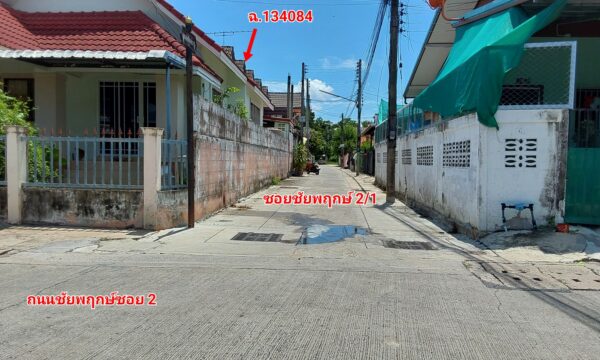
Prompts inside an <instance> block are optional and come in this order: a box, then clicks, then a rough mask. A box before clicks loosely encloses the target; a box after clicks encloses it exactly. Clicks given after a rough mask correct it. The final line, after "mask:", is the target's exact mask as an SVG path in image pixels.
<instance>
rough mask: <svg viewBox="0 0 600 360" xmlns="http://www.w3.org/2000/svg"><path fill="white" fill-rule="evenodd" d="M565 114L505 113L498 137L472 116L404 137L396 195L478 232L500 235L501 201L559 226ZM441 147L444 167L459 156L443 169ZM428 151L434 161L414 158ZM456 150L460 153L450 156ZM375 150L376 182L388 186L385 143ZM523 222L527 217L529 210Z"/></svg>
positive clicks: (498, 116) (400, 144)
mask: <svg viewBox="0 0 600 360" xmlns="http://www.w3.org/2000/svg"><path fill="white" fill-rule="evenodd" d="M567 114H568V113H567V112H564V111H563V110H500V111H498V112H497V114H496V119H497V121H498V124H499V127H500V129H499V130H496V129H493V128H487V127H485V126H483V125H481V124H480V123H479V122H478V121H477V117H476V115H475V114H471V115H467V116H463V117H460V118H457V119H453V120H451V121H449V122H447V123H445V124H442V125H438V126H436V127H431V128H428V129H424V130H422V131H419V132H416V133H413V134H408V135H405V136H401V137H400V138H399V139H398V140H397V148H396V150H397V151H398V152H397V154H398V155H397V157H396V159H397V161H396V177H395V179H396V191H397V192H398V195H399V197H400V199H402V200H404V199H406V200H407V201H408V202H409V203H415V204H416V205H418V206H420V207H425V208H428V209H430V210H434V211H435V212H437V213H439V214H441V215H442V216H444V217H447V218H450V219H452V220H454V221H456V222H457V223H459V224H461V225H466V226H468V227H471V228H473V229H474V230H476V231H475V233H476V232H477V231H494V230H497V229H498V228H500V226H501V225H502V212H501V205H500V204H501V203H502V202H505V203H516V202H524V203H533V204H534V210H535V212H534V216H535V217H536V220H537V222H538V224H544V223H546V222H547V221H548V219H549V218H553V219H554V220H555V221H561V220H562V218H561V217H562V211H561V206H562V201H561V200H562V199H563V198H564V195H563V191H564V169H565V166H566V164H565V163H564V158H563V157H562V155H564V152H565V151H566V148H565V147H566V136H567V132H566V129H567V126H566V125H567V120H568V115H567ZM513 139H514V140H513ZM521 140H523V142H521ZM444 144H446V146H447V149H446V152H447V154H446V158H447V160H450V156H454V159H455V160H457V161H449V163H447V164H445V165H444V163H443V161H444V154H443V152H444ZM512 144H514V146H512V147H511V146H510V145H512ZM527 144H529V145H528V146H527ZM428 146H432V147H433V158H432V161H431V158H430V156H428V154H426V155H424V156H420V157H419V159H417V158H418V156H417V149H418V148H421V150H422V151H426V150H429V149H428V148H427V147H428ZM452 146H454V151H458V152H452V151H453V150H451V149H450V147H452ZM510 148H512V149H514V151H510V150H507V149H510ZM375 150H376V166H375V176H376V180H377V183H378V184H383V185H385V183H386V166H387V164H386V163H385V162H384V160H386V157H387V156H386V155H385V153H386V152H387V149H386V143H385V142H383V143H380V144H377V145H376V146H375ZM403 150H404V151H405V152H404V155H408V154H407V153H406V150H409V151H410V160H408V157H407V156H405V159H404V162H405V164H403ZM512 155H514V156H515V162H514V166H515V167H508V166H510V165H511V164H510V163H507V160H508V158H507V156H509V157H510V156H512ZM520 156H522V157H523V159H519V157H520ZM527 156H529V157H530V158H529V159H530V160H531V161H532V162H530V163H529V167H527V163H526V162H524V160H525V159H526V157H527ZM418 160H420V161H421V162H422V164H421V165H418V164H417V161H418ZM408 162H410V164H408ZM431 162H432V164H431ZM430 164H431V165H430ZM519 164H521V166H519ZM506 214H507V218H509V219H510V218H511V217H513V216H514V215H515V214H516V212H514V211H512V210H507V212H506ZM522 216H526V217H529V213H528V211H527V212H523V213H522Z"/></svg>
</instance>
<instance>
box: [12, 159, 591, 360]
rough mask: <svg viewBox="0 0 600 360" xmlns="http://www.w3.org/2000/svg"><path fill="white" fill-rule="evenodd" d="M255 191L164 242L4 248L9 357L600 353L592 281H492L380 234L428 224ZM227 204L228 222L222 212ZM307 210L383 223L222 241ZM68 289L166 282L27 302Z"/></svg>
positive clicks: (297, 184)
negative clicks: (121, 298) (94, 300)
mask: <svg viewBox="0 0 600 360" xmlns="http://www.w3.org/2000/svg"><path fill="white" fill-rule="evenodd" d="M282 186H283V187H284V188H283V189H286V187H285V186H288V187H291V188H292V189H291V190H293V191H297V190H305V191H310V192H311V193H315V192H317V191H319V192H345V191H348V190H349V189H356V183H354V182H353V180H352V179H351V178H349V177H348V176H347V175H345V174H344V173H342V172H340V171H339V170H337V169H336V168H329V167H326V168H324V170H323V171H322V173H321V175H319V176H318V177H317V176H314V175H311V176H310V177H304V178H302V179H294V180H293V181H289V182H284V183H283V184H282ZM283 189H282V191H283ZM248 201H250V204H255V205H253V208H252V209H250V210H247V211H248V212H244V215H242V214H241V212H240V213H236V212H235V211H230V212H226V213H224V214H221V215H219V216H220V217H214V218H211V219H208V220H207V221H206V222H204V223H202V224H200V226H199V230H197V232H196V233H193V232H192V233H186V234H179V235H177V234H176V235H174V236H172V237H170V238H169V237H166V238H162V239H160V240H157V241H156V242H151V243H143V242H140V241H138V242H136V241H131V243H129V242H125V241H124V242H121V243H120V244H121V245H120V247H117V246H116V245H115V244H117V243H116V242H115V243H114V244H113V243H110V242H108V243H107V244H106V245H105V247H103V245H100V246H99V247H98V248H96V249H95V250H94V249H91V250H89V251H87V250H86V251H72V249H71V250H69V249H67V247H66V246H62V247H52V246H48V243H44V245H43V246H40V247H39V248H37V249H36V248H35V246H31V245H30V246H29V247H28V249H26V250H23V251H21V252H18V253H13V254H6V255H3V256H1V257H0V358H6V359H12V358H14V359H54V358H66V359H91V358H100V359H105V358H119V359H122V358H134V359H138V358H139V359H187V358H189V359H397V358H400V359H440V358H444V359H597V358H598V357H599V354H600V341H599V340H600V317H599V311H600V292H598V291H575V290H570V289H569V288H567V287H564V288H562V287H561V288H557V289H553V290H546V291H541V290H535V289H533V290H532V289H527V288H522V287H521V288H519V287H511V286H509V285H510V284H509V283H508V282H507V281H505V282H504V284H503V286H495V285H494V284H490V283H485V282H484V281H482V280H480V278H479V277H477V276H475V275H474V274H473V273H472V271H470V270H469V269H467V267H466V266H465V261H467V260H468V261H474V260H473V259H476V256H477V252H476V251H473V252H469V251H464V250H460V249H458V250H457V249H456V248H454V247H452V246H448V247H443V246H439V244H438V245H436V244H434V245H436V247H437V248H438V249H437V250H429V251H425V250H401V249H389V248H384V247H383V246H381V245H380V243H381V239H382V238H385V239H392V240H401V241H407V240H411V241H412V240H417V241H426V240H427V236H424V235H423V234H424V233H423V231H421V232H419V231H416V230H415V229H413V228H411V227H410V226H407V225H406V223H403V222H399V221H398V220H396V219H394V218H393V217H391V216H388V215H386V214H385V213H383V212H382V210H381V209H380V208H378V207H364V208H359V207H357V206H351V207H338V208H333V209H323V208H320V207H303V208H302V209H298V211H297V212H296V211H294V208H293V207H286V208H279V209H278V210H276V211H275V210H274V211H271V212H268V211H265V210H264V209H262V208H260V206H259V205H258V202H259V200H258V198H255V199H254V200H248ZM252 201H254V203H252ZM236 211H238V210H236ZM252 211H255V212H256V213H255V214H254V215H253V214H252ZM398 214H400V215H399V216H403V215H402V214H403V212H402V211H398ZM406 216H407V218H408V217H411V219H408V220H410V221H413V222H414V221H418V219H417V218H415V217H414V215H406ZM261 217H262V220H263V221H262V222H260V221H258V220H260V219H261ZM245 218H246V219H245ZM219 219H221V220H228V219H229V220H232V221H222V222H221V223H220V225H219V224H218V223H217V222H218V221H220V220H219ZM244 219H245V220H244ZM257 219H258V220H257ZM255 220H256V221H255ZM277 221H280V223H277ZM246 223H247V225H244V224H246ZM270 223H271V224H272V226H269V224H270ZM312 223H319V224H323V225H326V226H331V225H335V224H339V225H355V226H360V227H365V228H370V229H371V232H372V233H374V234H373V235H369V236H365V237H354V238H351V239H348V240H346V241H342V242H338V243H333V244H323V245H295V244H293V243H285V244H281V243H273V244H264V243H260V244H259V243H251V242H245V241H239V242H233V241H230V240H229V239H223V240H222V241H218V240H214V239H217V238H218V236H217V235H218V234H223V233H225V232H226V231H228V230H231V229H229V228H230V227H235V229H236V231H238V230H241V229H244V226H247V228H248V231H256V228H262V229H270V231H273V229H277V228H281V231H282V232H284V233H285V234H286V236H288V235H289V236H290V238H292V239H293V234H297V235H298V236H300V233H301V229H302V228H303V227H305V226H307V225H310V224H312ZM285 224H287V225H285ZM203 226H206V227H204V228H203ZM217 226H222V227H223V229H216V230H215V227H217ZM285 226H288V228H284V227H285ZM428 229H429V230H428V231H430V233H431V234H433V233H438V234H439V233H440V232H441V231H439V232H435V231H431V230H432V228H431V227H429V228H428ZM213 230H214V231H213ZM210 231H212V232H210ZM213 232H214V233H215V234H216V235H210V236H208V235H206V234H209V233H210V234H212V233H213ZM203 234H205V235H203ZM202 236H206V241H204V240H202V241H200V240H198V241H197V242H199V243H202V244H203V245H202V246H196V243H195V242H194V239H201V238H202ZM440 236H442V234H440ZM228 237H229V235H228ZM2 241H3V240H0V243H1V242H2ZM212 241H215V242H213V243H211V242H212ZM89 243H90V242H89V241H87V242H86V243H85V244H86V246H88V247H89ZM211 244H212V245H211ZM57 249H58V250H57ZM81 249H87V247H81ZM103 249H104V250H103ZM109 249H112V250H110V251H109ZM186 249H189V251H186ZM475 261H476V260H475ZM507 266H509V265H507ZM61 291H67V292H68V293H69V294H78V295H81V294H86V295H87V294H89V295H103V294H108V293H110V292H112V291H119V293H121V294H126V293H127V294H135V295H138V294H140V295H141V294H148V293H156V294H157V298H156V301H157V305H156V306H138V307H133V306H122V307H116V306H112V307H106V306H104V307H103V306H99V307H97V308H96V309H95V310H92V309H90V308H88V307H83V306H28V305H27V304H26V297H27V296H28V295H31V294H60V292H61Z"/></svg>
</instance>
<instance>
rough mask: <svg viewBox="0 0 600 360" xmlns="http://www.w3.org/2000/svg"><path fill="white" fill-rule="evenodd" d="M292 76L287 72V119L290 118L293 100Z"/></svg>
mask: <svg viewBox="0 0 600 360" xmlns="http://www.w3.org/2000/svg"><path fill="white" fill-rule="evenodd" d="M291 90H292V77H291V76H290V74H288V79H287V118H288V119H290V120H291V119H292V106H293V105H292V101H294V99H293V95H292V91H291Z"/></svg>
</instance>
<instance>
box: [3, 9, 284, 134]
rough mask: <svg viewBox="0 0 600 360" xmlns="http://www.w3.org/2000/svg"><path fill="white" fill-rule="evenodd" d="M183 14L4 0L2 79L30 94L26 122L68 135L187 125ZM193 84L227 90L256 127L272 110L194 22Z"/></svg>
mask: <svg viewBox="0 0 600 360" xmlns="http://www.w3.org/2000/svg"><path fill="white" fill-rule="evenodd" d="M184 21H185V19H184V16H183V15H182V14H181V13H179V12H178V11H177V10H176V9H175V8H174V7H172V6H171V5H170V4H168V3H167V2H166V1H164V0H104V1H97V0H61V1H55V0H0V82H2V83H3V84H4V85H3V86H4V88H5V90H7V91H8V92H9V93H11V94H12V95H15V96H18V97H22V98H29V99H31V100H32V105H33V106H34V108H35V111H34V112H33V113H32V115H31V119H32V121H35V124H36V125H37V126H38V127H39V128H41V129H43V130H45V131H46V133H47V134H48V133H50V132H53V133H55V134H56V133H59V132H62V133H64V134H67V133H68V134H70V135H79V136H81V135H87V134H90V135H91V134H92V133H95V134H98V135H99V136H110V137H115V136H116V137H120V136H131V134H136V133H137V132H138V130H139V128H141V127H143V126H149V127H159V128H164V129H166V132H165V136H166V137H171V138H172V137H175V136H176V135H178V136H179V137H182V136H183V135H184V132H185V97H184V92H185V76H184V67H185V61H184V59H185V49H184V47H183V46H182V44H181V32H182V27H183V25H184ZM193 35H194V36H195V38H196V43H197V52H196V54H195V56H194V79H193V87H194V93H195V94H196V95H198V94H199V95H201V96H202V97H204V98H205V99H206V100H209V101H210V100H212V99H213V96H216V95H218V94H223V93H224V92H225V91H226V89H227V88H230V87H236V88H238V89H240V91H239V92H237V93H235V94H232V95H231V96H230V97H229V98H227V99H226V101H225V104H224V105H225V106H227V105H232V106H233V105H236V104H237V103H238V101H241V102H242V103H243V104H244V105H245V107H246V109H247V110H248V114H249V117H250V118H251V120H252V121H253V122H255V123H256V124H258V125H262V118H263V111H264V109H265V108H269V109H272V107H273V106H272V104H271V102H270V100H269V98H268V96H267V94H268V93H267V91H268V90H267V89H266V88H263V87H262V85H261V84H260V80H257V79H254V74H253V72H250V71H247V70H246V69H245V66H244V64H243V62H242V63H240V62H237V63H236V60H235V59H233V58H232V57H230V56H229V55H228V54H227V53H226V52H225V51H224V49H223V48H222V47H221V46H219V45H218V44H216V43H215V42H214V41H213V40H212V39H210V38H209V37H208V36H207V35H206V34H205V33H204V32H202V30H200V29H199V28H198V27H194V29H193Z"/></svg>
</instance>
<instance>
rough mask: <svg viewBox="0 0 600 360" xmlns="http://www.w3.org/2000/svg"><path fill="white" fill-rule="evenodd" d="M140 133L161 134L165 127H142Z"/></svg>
mask: <svg viewBox="0 0 600 360" xmlns="http://www.w3.org/2000/svg"><path fill="white" fill-rule="evenodd" d="M141 129H142V134H144V135H150V136H151V135H154V136H162V135H163V133H164V132H165V129H161V128H153V127H142V128H141Z"/></svg>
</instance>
